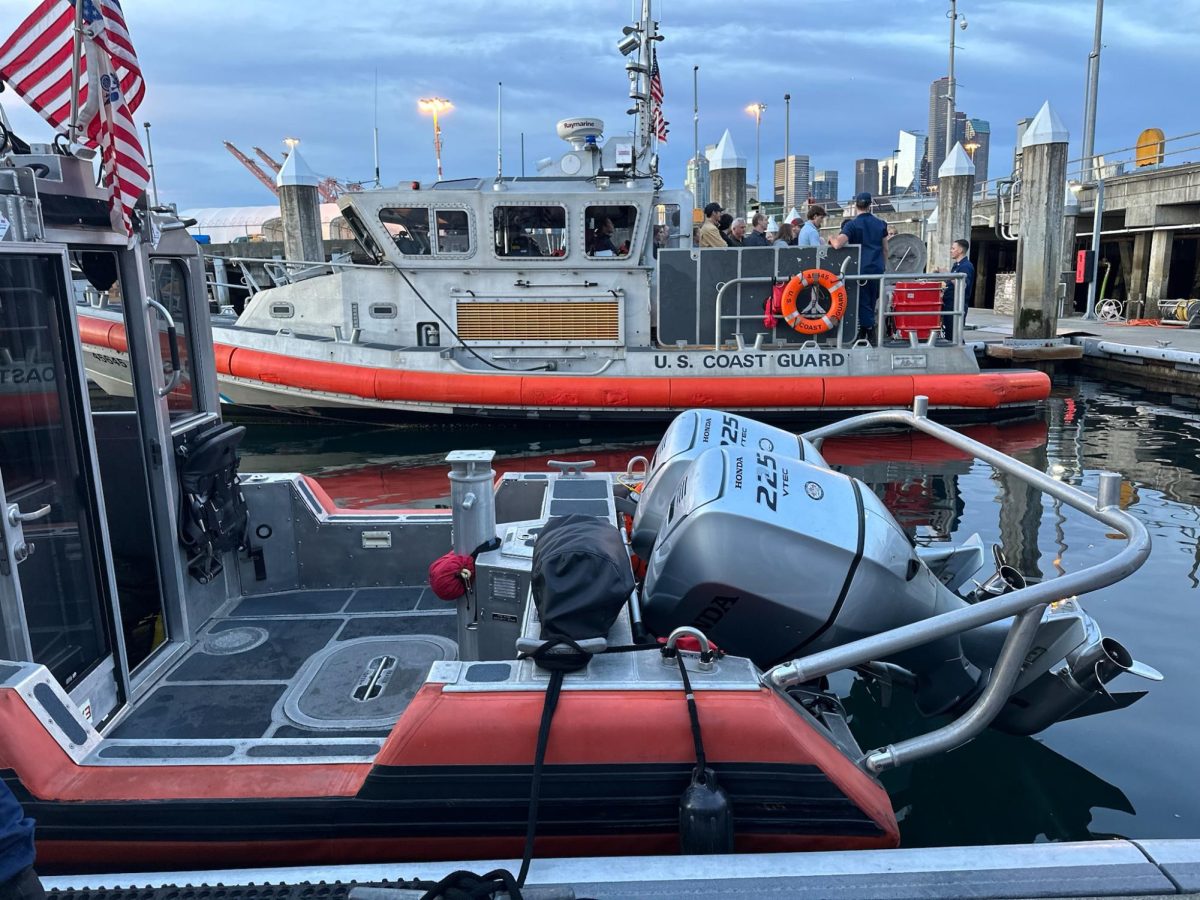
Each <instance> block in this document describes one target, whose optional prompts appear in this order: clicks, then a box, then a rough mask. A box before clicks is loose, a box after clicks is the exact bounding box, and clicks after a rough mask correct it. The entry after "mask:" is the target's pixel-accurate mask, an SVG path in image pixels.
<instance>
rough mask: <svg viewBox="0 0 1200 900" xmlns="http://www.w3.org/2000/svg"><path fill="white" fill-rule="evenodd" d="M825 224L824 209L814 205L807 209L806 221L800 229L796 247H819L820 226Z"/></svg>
mask: <svg viewBox="0 0 1200 900" xmlns="http://www.w3.org/2000/svg"><path fill="white" fill-rule="evenodd" d="M824 224H825V207H823V206H821V205H819V204H816V203H814V204H813V205H812V206H810V207H809V208H808V221H807V222H805V223H804V227H803V228H801V229H800V238H799V241H798V245H799V246H801V247H820V246H821V226H822V225H824Z"/></svg>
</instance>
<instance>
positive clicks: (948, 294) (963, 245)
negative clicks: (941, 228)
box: [942, 238, 975, 340]
mask: <svg viewBox="0 0 1200 900" xmlns="http://www.w3.org/2000/svg"><path fill="white" fill-rule="evenodd" d="M970 252H971V245H970V243H969V242H967V241H965V240H963V239H962V238H959V239H958V240H957V241H955V242H954V243H953V244H951V245H950V258H951V259H952V260H954V265H953V266H951V267H950V271H951V272H966V273H967V284H966V290H965V293H964V295H963V296H964V297H965V305H964V306H963V319H962V322H963V326H964V327H965V326H966V324H967V310H968V309H970V308H971V298H972V297H973V296H975V265H974V264H973V263H972V262H971V260H970V259H968V258H967V254H968V253H970ZM942 312H944V313H952V312H954V285H953V283H951V282H947V283H946V287H945V288H944V289H943V290H942ZM942 332H943V333H944V334H945V335H946V337H947V338H949V339H951V340H952V339H953V338H954V316H942Z"/></svg>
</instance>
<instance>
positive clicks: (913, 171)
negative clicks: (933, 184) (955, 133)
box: [894, 128, 946, 194]
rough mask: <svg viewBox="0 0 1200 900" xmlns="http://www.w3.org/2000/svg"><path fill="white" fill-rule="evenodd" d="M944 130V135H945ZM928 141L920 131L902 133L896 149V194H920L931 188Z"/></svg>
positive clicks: (943, 131) (943, 130)
mask: <svg viewBox="0 0 1200 900" xmlns="http://www.w3.org/2000/svg"><path fill="white" fill-rule="evenodd" d="M945 133H946V132H945V129H944V128H943V129H942V134H945ZM927 143H928V142H927V140H926V138H925V135H923V134H921V132H919V131H901V132H900V137H899V138H898V139H897V142H896V148H897V149H898V150H899V151H900V152H899V153H897V154H896V183H895V188H894V192H895V193H897V194H900V193H905V192H909V191H911V192H919V191H922V190H924V189H925V188H927V187H928V186H929V184H928V179H927V177H926V174H925V173H926V172H927V171H928V154H927V153H926V144H927Z"/></svg>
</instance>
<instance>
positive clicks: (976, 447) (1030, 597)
mask: <svg viewBox="0 0 1200 900" xmlns="http://www.w3.org/2000/svg"><path fill="white" fill-rule="evenodd" d="M928 409H929V401H928V398H926V397H917V399H916V402H915V403H914V404H913V409H912V411H908V410H887V411H881V412H872V413H866V414H864V415H861V416H854V417H853V418H850V419H845V420H843V421H841V422H836V423H834V424H832V425H826V426H825V427H823V428H818V429H816V430H814V431H809V432H807V433H805V435H804V437H806V438H807V439H808V440H810V441H812V442H813V443H814V444H816V445H817V447H820V446H821V443H822V442H823V441H824V440H825V439H826V438H828V437H833V436H834V435H840V434H846V433H848V432H851V431H861V430H863V429H867V428H878V427H880V426H889V427H894V426H902V427H907V428H911V429H913V430H914V431H920V432H923V433H925V434H928V435H930V436H932V437H934V438H937V439H938V440H940V441H942V442H944V443H946V444H949V445H950V446H951V447H954V448H955V449H957V450H960V451H962V452H964V453H967V454H970V455H971V456H972V457H974V458H975V459H978V460H981V461H982V462H986V463H988V464H989V465H991V466H992V467H993V468H995V469H998V470H1000V471H1002V472H1005V473H1007V474H1009V475H1012V476H1013V477H1015V478H1017V479H1019V480H1021V481H1023V482H1025V483H1027V484H1029V485H1031V486H1032V487H1034V488H1036V489H1037V490H1039V491H1041V492H1042V493H1045V494H1049V495H1050V496H1051V497H1053V498H1055V499H1056V500H1058V501H1060V502H1062V503H1063V504H1065V505H1067V506H1070V507H1072V508H1074V509H1077V510H1079V511H1080V512H1082V513H1083V514H1084V515H1086V516H1089V517H1090V518H1092V519H1095V520H1096V521H1097V522H1100V523H1101V524H1103V525H1105V526H1106V527H1108V528H1110V529H1113V530H1115V531H1118V532H1120V533H1121V535H1123V536H1124V537H1125V538H1126V540H1127V543H1126V545H1125V547H1124V548H1123V549H1122V550H1120V551H1119V552H1118V553H1116V554H1114V555H1113V556H1111V557H1110V558H1108V559H1106V560H1104V561H1102V562H1099V563H1096V564H1095V565H1092V566H1088V567H1087V568H1085V569H1081V570H1080V571H1078V572H1071V573H1069V574H1066V575H1062V576H1061V577H1059V578H1054V579H1051V580H1048V581H1042V582H1039V583H1037V584H1030V585H1027V586H1026V587H1022V588H1020V589H1018V590H1014V591H1012V592H1010V593H1007V594H1002V595H1000V596H997V597H992V598H989V599H985V600H981V601H979V602H977V603H975V604H972V605H970V606H966V607H963V608H961V609H956V610H954V611H952V612H948V613H943V614H941V615H939V616H935V617H933V618H930V619H923V620H921V621H919V622H913V623H911V624H909V625H904V626H902V627H900V628H893V629H891V630H889V631H885V632H883V633H882V634H876V635H872V636H871V637H867V638H862V639H860V640H857V641H851V642H850V643H848V644H843V645H841V646H840V647H834V648H831V649H829V650H822V651H820V652H818V653H813V654H811V655H809V656H805V657H801V658H799V659H795V660H792V661H791V662H788V663H783V664H781V665H778V666H775V667H774V668H772V669H771V670H770V671H769V672H767V673H766V676H765V677H766V678H767V679H768V680H769V681H770V682H771V683H772V684H774V685H775V686H776V687H778V688H781V689H784V688H788V687H792V686H794V685H798V684H803V683H805V682H808V681H812V680H813V679H816V678H820V677H821V676H823V675H828V674H830V673H832V672H837V671H840V670H842V669H850V668H853V667H855V666H861V665H865V664H867V663H871V662H873V661H875V660H880V659H884V658H886V657H889V656H892V655H894V654H896V653H899V652H901V651H903V650H909V649H912V648H914V647H918V646H920V645H922V644H926V643H929V642H930V641H934V640H938V639H940V638H944V637H949V636H953V635H958V634H962V633H963V632H965V631H969V630H971V629H973V628H978V627H979V626H981V625H987V624H989V623H991V622H999V621H1001V620H1002V619H1007V618H1009V617H1010V616H1016V617H1017V618H1016V620H1015V621H1014V622H1013V625H1012V627H1011V628H1010V630H1009V633H1008V635H1007V637H1006V639H1005V642H1004V646H1003V648H1002V650H1001V652H1000V656H999V658H998V660H997V663H996V666H995V668H994V669H993V671H992V676H991V679H990V680H989V682H988V686H987V687H986V688H985V689H984V691H983V693H982V694H981V695H980V696H979V698H978V699H977V700H976V701H975V704H974V705H973V706H972V707H971V708H970V709H969V710H968V711H967V712H966V713H964V714H963V715H962V716H960V717H959V718H957V719H955V720H954V721H952V722H951V723H949V724H948V725H945V726H943V727H941V728H938V729H936V730H934V731H931V732H928V733H927V734H923V735H918V736H917V737H913V738H910V739H908V740H905V741H901V742H899V743H897V744H892V745H889V746H887V747H883V748H879V749H877V750H873V751H871V752H869V753H868V754H867V755H866V757H865V759H864V761H863V762H864V764H865V765H866V766H867V768H868V769H870V770H871V771H874V772H879V771H883V770H884V769H889V768H893V767H895V766H898V765H902V764H906V763H909V762H913V761H914V760H917V759H921V758H924V757H926V756H931V755H933V754H936V753H941V752H944V751H946V750H950V749H953V748H954V747H958V746H961V745H962V744H964V743H966V742H967V741H969V740H970V739H971V738H973V737H974V736H975V735H977V734H978V733H980V732H981V731H983V729H984V728H986V727H987V726H988V724H990V723H991V721H992V720H993V719H994V718H995V717H996V715H997V714H998V713H999V712H1000V709H1001V708H1002V707H1003V705H1004V703H1005V701H1006V700H1007V699H1008V695H1009V692H1010V691H1011V690H1012V687H1013V684H1014V683H1015V681H1016V679H1017V677H1018V675H1019V674H1020V671H1021V667H1022V665H1023V664H1024V662H1025V657H1026V653H1027V651H1028V650H1029V647H1030V645H1031V643H1032V641H1033V639H1034V637H1035V635H1036V632H1037V625H1038V622H1039V621H1040V619H1041V616H1042V612H1043V610H1045V608H1046V606H1047V605H1048V604H1051V603H1054V602H1055V601H1058V600H1063V599H1065V598H1067V597H1072V596H1076V595H1079V594H1085V593H1088V592H1090V591H1095V590H1098V589H1099V588H1102V587H1107V586H1108V585H1110V584H1115V583H1116V582H1118V581H1120V580H1121V579H1123V578H1125V577H1127V576H1129V575H1131V574H1133V573H1134V572H1136V571H1137V570H1138V569H1139V568H1140V567H1141V566H1142V564H1143V563H1144V562H1145V561H1146V559H1147V557H1148V556H1149V555H1150V535H1149V533H1148V532H1147V531H1146V527H1145V526H1144V525H1143V524H1142V523H1141V522H1140V521H1138V520H1137V519H1136V518H1135V517H1133V516H1132V515H1130V514H1129V513H1127V512H1124V511H1123V510H1121V509H1120V507H1119V500H1120V492H1121V476H1120V475H1118V474H1116V473H1113V472H1104V473H1101V475H1100V488H1099V492H1098V496H1096V497H1093V496H1091V495H1090V494H1087V493H1084V492H1083V491H1081V490H1078V489H1077V488H1074V487H1071V486H1070V485H1068V484H1064V483H1063V482H1061V481H1057V480H1056V479H1054V478H1051V477H1050V476H1049V475H1047V474H1046V473H1044V472H1040V471H1038V470H1037V469H1034V468H1033V467H1032V466H1028V465H1026V464H1025V463H1023V462H1020V461H1018V460H1015V459H1013V458H1012V457H1010V456H1007V455H1005V454H1003V453H1001V452H1000V451H998V450H994V449H992V448H991V447H988V446H986V445H985V444H981V443H979V442H978V441H974V440H972V439H971V438H968V437H966V436H965V435H962V434H960V433H959V432H957V431H954V430H953V429H950V428H947V427H945V426H944V425H939V424H937V423H936V422H933V421H930V419H929V418H928V415H927V413H928Z"/></svg>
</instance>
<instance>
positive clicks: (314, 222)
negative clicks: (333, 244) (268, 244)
mask: <svg viewBox="0 0 1200 900" xmlns="http://www.w3.org/2000/svg"><path fill="white" fill-rule="evenodd" d="M319 181H320V179H318V178H317V176H316V173H314V172H313V170H312V169H310V168H309V167H308V163H306V162H305V161H304V159H303V157H301V156H300V151H298V150H297V149H296V148H295V147H292V151H291V152H290V153H289V154H288V155H287V159H285V160H284V162H283V168H281V169H280V170H279V174H278V175H277V176H276V177H275V186H276V187H278V188H279V209H280V212H281V213H282V214H283V255H284V257H285V258H286V259H289V260H295V261H298V262H301V261H307V262H324V261H325V245H324V243H323V242H322V240H321V199H320V197H319V196H318V194H317V183H318V182H319Z"/></svg>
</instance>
